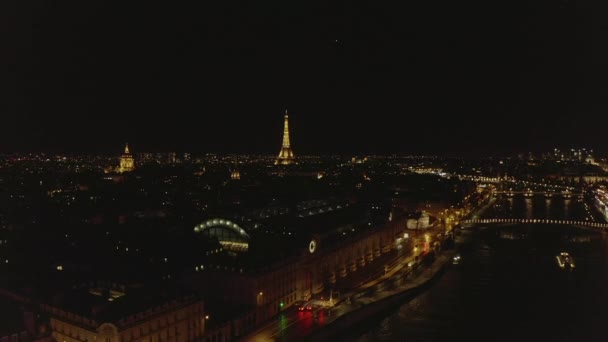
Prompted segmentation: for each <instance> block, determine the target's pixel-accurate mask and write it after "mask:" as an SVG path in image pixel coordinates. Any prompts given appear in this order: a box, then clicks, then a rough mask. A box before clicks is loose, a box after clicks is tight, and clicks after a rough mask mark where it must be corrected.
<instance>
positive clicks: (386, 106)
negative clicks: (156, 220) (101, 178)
mask: <svg viewBox="0 0 608 342" xmlns="http://www.w3.org/2000/svg"><path fill="white" fill-rule="evenodd" d="M208 2H209V3H220V4H215V5H211V4H206V3H208ZM198 3H199V4H198V5H196V6H195V5H179V4H173V3H171V4H169V2H166V3H165V4H164V5H163V6H161V5H156V4H151V3H149V2H138V4H133V3H131V2H129V1H121V2H115V3H110V2H103V1H74V2H72V3H69V1H54V2H50V1H46V2H43V1H18V0H10V1H8V0H7V1H5V2H3V4H2V5H0V6H2V8H0V35H1V36H0V37H2V41H3V43H2V44H0V45H1V46H0V65H1V67H2V69H0V70H2V71H1V72H2V74H1V75H0V76H1V77H0V79H1V81H0V84H1V85H2V88H1V89H0V90H2V93H1V94H0V111H1V113H2V114H1V115H2V118H3V120H2V123H1V125H0V127H1V128H0V152H6V151H37V150H46V151H74V152H110V151H116V150H117V149H118V150H120V148H121V146H122V144H123V142H124V141H129V142H130V143H131V145H132V146H133V149H134V150H135V151H138V150H139V151H141V150H192V151H209V152H237V153H246V152H262V153H276V152H278V149H279V146H280V142H281V130H282V113H283V111H284V110H285V108H288V109H289V111H290V113H291V126H292V144H293V148H294V150H295V152H296V153H297V154H304V153H305V154H320V153H333V152H344V153H373V152H382V153H390V152H403V153H415V154H421V153H450V154H471V153H473V154H492V153H509V152H515V151H528V150H531V151H542V150H544V149H548V148H552V147H553V146H558V147H570V146H589V147H594V148H596V149H597V150H601V151H605V150H606V147H607V146H606V145H607V143H606V133H605V132H606V128H607V126H608V115H607V113H608V108H607V107H608V105H607V104H608V102H607V100H608V96H607V91H608V85H607V82H606V80H607V79H608V67H607V63H608V25H606V24H605V22H606V21H605V18H604V17H602V15H603V14H605V13H608V12H607V9H608V6H607V4H605V3H606V1H605V0H580V1H576V0H551V1H548V0H546V1H541V0H529V1H524V0H516V1H487V0H484V1H481V0H473V1H454V0H449V1H448V0H440V1H400V2H398V3H399V5H398V6H397V5H394V4H388V3H382V2H380V1H373V2H372V1H370V2H369V4H367V5H366V4H364V2H358V1H346V0H344V1H275V0H269V1H257V2H244V1H217V2H215V1H199V2H198ZM336 40H337V42H336Z"/></svg>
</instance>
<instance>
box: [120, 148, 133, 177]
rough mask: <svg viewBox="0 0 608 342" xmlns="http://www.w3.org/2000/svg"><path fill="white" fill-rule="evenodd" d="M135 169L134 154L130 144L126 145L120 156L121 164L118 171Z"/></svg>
mask: <svg viewBox="0 0 608 342" xmlns="http://www.w3.org/2000/svg"><path fill="white" fill-rule="evenodd" d="M133 170H135V159H133V155H132V154H131V152H129V144H128V143H127V144H126V145H125V152H124V153H123V154H122V155H121V156H120V166H119V167H118V172H120V173H123V172H131V171H133Z"/></svg>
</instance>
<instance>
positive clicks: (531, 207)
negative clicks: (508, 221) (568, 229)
mask: <svg viewBox="0 0 608 342" xmlns="http://www.w3.org/2000/svg"><path fill="white" fill-rule="evenodd" d="M481 218H516V219H522V218H525V219H554V220H584V218H585V208H584V205H583V203H582V202H579V201H578V200H576V199H575V200H573V199H565V198H563V197H560V196H554V197H551V198H547V197H545V196H542V195H537V196H533V197H525V196H514V197H508V196H499V197H498V198H497V199H496V201H495V202H494V204H493V205H492V206H491V207H490V208H488V209H487V210H486V211H485V212H483V213H482V214H481Z"/></svg>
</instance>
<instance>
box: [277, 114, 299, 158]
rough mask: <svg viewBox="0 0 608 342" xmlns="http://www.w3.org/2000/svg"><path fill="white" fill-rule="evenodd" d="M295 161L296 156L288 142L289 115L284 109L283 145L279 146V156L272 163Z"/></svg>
mask: <svg viewBox="0 0 608 342" xmlns="http://www.w3.org/2000/svg"><path fill="white" fill-rule="evenodd" d="M295 162H296V157H295V156H294V155H293V151H292V150H291V146H290V144H289V115H287V111H285V124H284V127H283V146H282V147H281V152H279V156H278V157H277V160H276V161H275V162H274V165H289V164H294V163H295Z"/></svg>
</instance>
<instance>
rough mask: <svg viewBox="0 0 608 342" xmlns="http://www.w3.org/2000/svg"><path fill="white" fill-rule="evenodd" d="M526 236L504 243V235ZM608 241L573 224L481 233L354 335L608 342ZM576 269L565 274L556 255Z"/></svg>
mask: <svg viewBox="0 0 608 342" xmlns="http://www.w3.org/2000/svg"><path fill="white" fill-rule="evenodd" d="M501 229H511V230H515V231H519V232H522V233H524V235H523V236H525V238H524V239H519V240H507V239H501V238H500V237H499V236H500V230H501ZM607 246H608V243H607V240H606V238H605V237H604V236H603V235H601V234H599V233H594V232H589V231H584V230H578V229H576V228H573V227H568V226H552V225H515V226H511V227H502V228H500V227H496V226H494V227H492V228H488V229H480V230H479V231H477V232H476V233H474V234H473V238H472V242H471V243H470V244H468V245H467V246H464V247H462V246H461V248H462V250H461V255H462V262H461V263H460V264H459V265H451V266H450V268H449V269H448V270H447V271H446V273H445V274H444V275H443V276H442V277H441V278H440V279H439V281H438V282H437V283H436V284H434V285H433V286H432V287H431V288H430V289H429V290H428V291H426V292H425V293H423V294H421V295H420V296H418V297H416V298H415V299H413V300H411V301H410V302H409V303H404V304H403V305H402V306H401V307H399V309H398V310H397V311H393V312H389V313H387V314H386V316H385V317H382V318H378V319H376V320H371V321H369V322H368V324H367V326H364V327H361V328H359V329H358V330H357V331H353V335H352V336H350V337H348V338H347V339H348V340H358V341H361V342H363V341H446V340H453V341H462V340H466V341H605V340H606V336H607V335H606V333H605V323H606V322H608V310H605V308H606V307H607V306H608V291H606V290H605V287H606V284H608V248H607ZM562 251H567V252H569V253H570V254H571V255H572V256H573V257H574V258H575V260H576V266H577V268H576V269H574V270H572V271H564V270H563V269H560V268H559V267H558V266H557V264H556V261H555V260H556V259H555V257H556V255H558V254H559V253H560V252H562Z"/></svg>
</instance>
